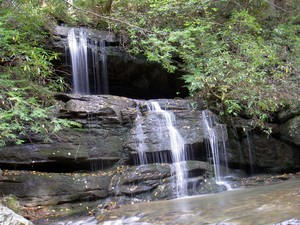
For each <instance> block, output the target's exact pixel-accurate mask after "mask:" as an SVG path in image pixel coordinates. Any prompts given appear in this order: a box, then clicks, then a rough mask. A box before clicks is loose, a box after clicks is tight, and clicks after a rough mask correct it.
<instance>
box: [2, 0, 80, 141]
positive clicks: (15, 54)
mask: <svg viewBox="0 0 300 225" xmlns="http://www.w3.org/2000/svg"><path fill="white" fill-rule="evenodd" d="M24 2H25V1H24ZM26 2H27V1H26ZM48 22H49V20H47V17H46V16H45V14H44V12H43V11H42V10H41V8H36V5H35V4H30V3H26V4H22V2H21V1H20V2H19V3H18V4H17V3H15V2H14V1H2V3H1V9H0V49H1V51H0V121H1V123H0V146H2V145H5V144H7V143H9V142H14V143H17V144H21V143H23V142H24V141H30V137H31V136H32V134H34V133H39V134H44V138H49V137H50V135H51V134H53V133H54V132H56V131H58V130H59V129H61V128H62V127H64V126H70V125H73V124H75V123H73V122H71V121H66V120H61V119H56V118H54V117H52V116H51V110H52V109H51V105H53V103H54V102H53V96H52V95H53V94H52V93H53V91H58V90H59V91H63V90H64V87H65V84H64V82H63V79H62V78H60V77H54V74H53V67H52V64H51V61H52V60H54V59H56V58H57V54H56V53H54V52H51V51H49V50H46V49H45V48H43V46H44V44H45V40H46V38H47V35H48V34H47V32H46V29H45V26H46V25H47V23H48Z"/></svg>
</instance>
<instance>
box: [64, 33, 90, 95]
mask: <svg viewBox="0 0 300 225" xmlns="http://www.w3.org/2000/svg"><path fill="white" fill-rule="evenodd" d="M68 45H69V49H70V55H71V62H72V78H73V89H74V93H77V94H89V90H90V87H89V77H88V61H87V59H88V57H87V38H86V34H85V33H84V32H83V31H82V30H80V32H79V37H78V40H77V37H76V34H75V30H74V29H73V28H72V29H70V31H69V33H68Z"/></svg>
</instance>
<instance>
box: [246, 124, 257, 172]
mask: <svg viewBox="0 0 300 225" xmlns="http://www.w3.org/2000/svg"><path fill="white" fill-rule="evenodd" d="M245 133H246V137H247V145H248V154H249V165H250V175H253V174H254V169H253V165H254V159H253V158H254V157H253V156H254V155H255V149H254V146H253V136H252V132H251V130H249V129H246V130H245Z"/></svg>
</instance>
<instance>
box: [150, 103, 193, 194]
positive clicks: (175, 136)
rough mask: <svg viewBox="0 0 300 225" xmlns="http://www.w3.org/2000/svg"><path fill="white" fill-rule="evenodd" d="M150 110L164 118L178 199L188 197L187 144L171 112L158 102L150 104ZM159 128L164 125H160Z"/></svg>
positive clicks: (162, 121)
mask: <svg viewBox="0 0 300 225" xmlns="http://www.w3.org/2000/svg"><path fill="white" fill-rule="evenodd" d="M149 108H150V111H152V112H154V113H156V114H158V115H161V116H162V117H163V118H162V119H160V123H163V124H164V125H165V126H166V128H167V129H168V133H169V138H170V147H171V154H172V166H171V171H172V174H173V176H174V177H175V181H174V185H175V187H176V194H177V197H184V196H187V179H188V175H187V172H186V171H187V169H186V157H185V152H184V148H185V147H184V145H185V143H184V140H183V138H182V137H181V135H180V133H179V132H178V130H177V129H176V128H175V116H174V114H173V113H171V112H169V111H166V110H162V109H161V107H160V105H159V104H158V102H150V106H149ZM159 126H163V125H160V124H159ZM162 158H163V157H162Z"/></svg>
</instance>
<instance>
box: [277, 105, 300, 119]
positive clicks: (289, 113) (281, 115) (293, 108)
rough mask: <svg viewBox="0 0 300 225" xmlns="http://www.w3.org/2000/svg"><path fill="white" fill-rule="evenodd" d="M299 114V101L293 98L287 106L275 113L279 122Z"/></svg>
mask: <svg viewBox="0 0 300 225" xmlns="http://www.w3.org/2000/svg"><path fill="white" fill-rule="evenodd" d="M299 115H300V101H297V100H294V101H293V102H292V104H291V105H290V106H289V107H288V108H286V109H283V110H281V111H280V112H278V113H277V116H276V119H277V120H278V121H279V122H280V123H284V122H286V121H288V120H289V119H292V118H294V117H296V116H299Z"/></svg>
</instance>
